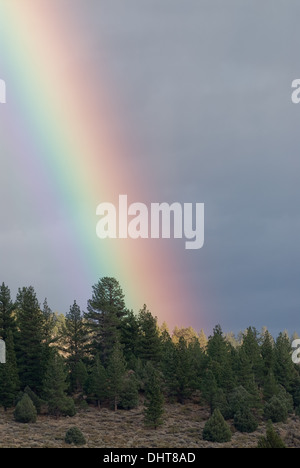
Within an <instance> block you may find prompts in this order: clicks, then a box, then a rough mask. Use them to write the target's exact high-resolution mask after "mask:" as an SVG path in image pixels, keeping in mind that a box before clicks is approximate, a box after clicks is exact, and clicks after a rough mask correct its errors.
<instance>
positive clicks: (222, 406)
mask: <svg viewBox="0 0 300 468" xmlns="http://www.w3.org/2000/svg"><path fill="white" fill-rule="evenodd" d="M216 409H218V410H220V413H221V414H222V416H223V418H224V419H230V417H231V410H230V406H229V404H228V401H227V398H226V396H225V393H224V392H223V390H222V389H221V388H218V389H217V390H216V391H215V392H214V393H213V396H212V404H211V414H213V412H214V411H215V410H216Z"/></svg>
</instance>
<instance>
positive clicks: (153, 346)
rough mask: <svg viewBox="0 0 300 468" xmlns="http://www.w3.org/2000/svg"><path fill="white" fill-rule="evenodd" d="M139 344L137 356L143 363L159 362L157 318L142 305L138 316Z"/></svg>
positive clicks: (159, 345)
mask: <svg viewBox="0 0 300 468" xmlns="http://www.w3.org/2000/svg"><path fill="white" fill-rule="evenodd" d="M138 325H139V342H138V354H139V357H140V358H141V359H142V360H143V361H152V362H159V360H160V358H161V340H160V336H159V328H158V326H157V318H156V317H153V315H152V314H151V312H149V310H147V306H146V305H144V307H143V309H142V310H140V312H139V315H138Z"/></svg>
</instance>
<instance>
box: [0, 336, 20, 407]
mask: <svg viewBox="0 0 300 468" xmlns="http://www.w3.org/2000/svg"><path fill="white" fill-rule="evenodd" d="M19 390H20V381H19V375H18V368H17V361H16V354H15V348H14V339H13V334H12V330H11V329H10V330H9V331H8V334H7V337H6V363H5V364H0V405H1V406H3V408H4V409H5V411H6V409H7V408H11V407H12V406H13V405H14V401H15V399H16V396H17V394H18V391H19Z"/></svg>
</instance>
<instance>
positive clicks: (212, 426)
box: [202, 409, 231, 442]
mask: <svg viewBox="0 0 300 468" xmlns="http://www.w3.org/2000/svg"><path fill="white" fill-rule="evenodd" d="M202 437H203V439H204V440H207V441H209V442H229V441H230V440H231V431H230V427H229V426H228V424H227V423H226V421H225V420H224V418H223V416H222V414H221V413H220V411H219V410H218V409H216V410H215V411H214V412H213V415H212V416H211V418H210V419H209V420H208V421H207V423H206V424H205V426H204V429H203V434H202Z"/></svg>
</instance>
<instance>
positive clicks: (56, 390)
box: [44, 352, 76, 417]
mask: <svg viewBox="0 0 300 468" xmlns="http://www.w3.org/2000/svg"><path fill="white" fill-rule="evenodd" d="M67 386H68V384H67V374H66V367H65V364H64V361H63V358H62V357H61V356H60V355H59V354H58V353H57V352H53V353H52V355H51V358H50V360H49V363H48V368H47V371H46V375H45V380H44V396H45V400H46V401H47V403H48V411H49V414H52V415H55V416H56V417H58V416H60V415H62V416H74V415H75V413H76V410H75V405H74V401H73V400H72V398H70V397H68V396H67V394H66V390H67Z"/></svg>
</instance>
